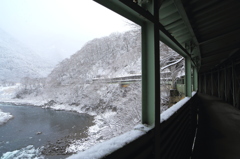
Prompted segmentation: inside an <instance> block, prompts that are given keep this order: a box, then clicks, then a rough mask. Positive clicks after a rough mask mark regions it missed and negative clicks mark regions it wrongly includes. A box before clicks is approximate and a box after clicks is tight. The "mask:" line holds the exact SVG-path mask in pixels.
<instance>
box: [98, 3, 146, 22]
mask: <svg viewBox="0 0 240 159" xmlns="http://www.w3.org/2000/svg"><path fill="white" fill-rule="evenodd" d="M94 1H95V2H97V3H99V4H101V5H103V6H105V7H107V8H108V9H111V10H112V11H114V12H116V13H118V14H120V15H122V16H123V17H125V18H127V19H129V20H131V21H133V22H134V23H136V24H138V25H140V26H141V25H142V23H143V22H145V21H147V19H146V18H144V17H143V16H141V15H140V14H139V13H137V12H136V11H134V10H133V9H131V8H129V7H127V6H126V5H125V4H123V3H122V2H121V1H119V0H94Z"/></svg>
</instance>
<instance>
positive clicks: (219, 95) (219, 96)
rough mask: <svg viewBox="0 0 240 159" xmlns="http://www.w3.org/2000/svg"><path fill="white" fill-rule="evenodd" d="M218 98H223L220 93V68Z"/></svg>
mask: <svg viewBox="0 0 240 159" xmlns="http://www.w3.org/2000/svg"><path fill="white" fill-rule="evenodd" d="M218 98H221V94H220V70H218Z"/></svg>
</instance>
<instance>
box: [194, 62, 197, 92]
mask: <svg viewBox="0 0 240 159" xmlns="http://www.w3.org/2000/svg"><path fill="white" fill-rule="evenodd" d="M197 90H198V70H197V67H196V66H194V67H193V91H197Z"/></svg>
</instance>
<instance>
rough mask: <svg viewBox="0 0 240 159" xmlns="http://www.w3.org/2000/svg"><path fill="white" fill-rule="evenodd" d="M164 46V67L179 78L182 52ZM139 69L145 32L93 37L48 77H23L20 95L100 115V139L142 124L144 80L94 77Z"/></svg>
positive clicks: (93, 134)
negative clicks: (107, 80)
mask: <svg viewBox="0 0 240 159" xmlns="http://www.w3.org/2000/svg"><path fill="white" fill-rule="evenodd" d="M160 49H161V57H160V59H159V60H160V63H161V68H162V69H161V70H162V71H163V72H170V74H169V73H168V77H167V78H169V77H172V78H173V79H175V78H176V77H177V76H178V73H179V72H181V70H182V69H183V68H184V66H183V60H182V57H181V56H179V55H178V54H176V53H175V52H174V51H172V50H171V49H169V48H168V47H167V46H166V45H165V44H163V43H160ZM134 74H141V33H140V30H137V29H136V30H133V31H128V32H125V33H113V34H111V35H110V36H107V37H103V38H99V39H94V40H92V41H89V42H88V43H86V44H85V46H84V47H82V48H81V49H80V50H79V51H78V52H77V53H75V54H74V55H72V56H71V57H70V58H69V59H65V60H64V61H62V62H61V63H59V64H58V65H57V66H56V67H55V68H54V69H53V71H52V72H51V73H50V74H49V75H48V77H47V78H46V79H29V78H28V79H25V80H23V83H22V87H21V89H20V90H19V92H18V94H17V96H16V97H17V98H21V99H22V98H24V99H35V100H45V101H46V103H45V105H44V106H45V107H52V108H55V109H67V110H74V111H78V112H84V113H89V114H94V115H97V116H96V118H95V119H96V120H95V122H96V123H97V125H96V126H95V127H94V128H92V130H90V131H89V135H91V140H93V139H94V141H93V142H99V140H105V139H108V138H111V137H113V136H116V135H119V134H121V133H123V132H126V131H128V130H130V129H131V128H132V127H133V126H134V125H136V124H137V123H140V121H141V102H142V97H141V96H142V93H141V90H142V89H141V81H138V82H132V83H128V84H126V85H121V84H119V83H104V82H101V81H98V80H94V81H93V79H96V78H97V79H104V78H113V77H120V76H128V75H134ZM162 78H166V77H162ZM166 96H167V94H164V95H163V96H162V98H165V97H166Z"/></svg>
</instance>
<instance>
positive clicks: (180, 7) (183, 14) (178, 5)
mask: <svg viewBox="0 0 240 159" xmlns="http://www.w3.org/2000/svg"><path fill="white" fill-rule="evenodd" d="M172 1H173V2H174V4H175V6H176V8H177V10H178V12H179V14H180V15H181V18H182V20H183V21H184V24H185V25H186V27H187V28H188V31H189V33H190V34H191V37H192V40H193V42H194V44H195V49H196V50H197V51H195V52H194V54H195V55H193V56H198V57H199V61H200V64H201V54H200V48H199V42H198V40H197V38H196V35H195V33H194V31H193V28H192V25H191V23H190V21H189V18H188V16H187V14H186V11H185V9H184V6H183V4H182V1H181V0H172Z"/></svg>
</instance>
